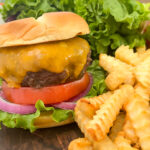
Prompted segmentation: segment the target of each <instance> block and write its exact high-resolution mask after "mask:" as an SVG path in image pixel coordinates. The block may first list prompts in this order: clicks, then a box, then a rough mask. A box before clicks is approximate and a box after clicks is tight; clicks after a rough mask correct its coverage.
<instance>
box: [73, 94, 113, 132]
mask: <svg viewBox="0 0 150 150" xmlns="http://www.w3.org/2000/svg"><path fill="white" fill-rule="evenodd" d="M111 95H112V93H111V92H107V93H104V94H102V95H100V96H98V97H93V98H82V99H80V100H79V101H78V102H77V105H76V107H75V121H76V122H77V124H78V126H79V127H80V129H81V131H82V132H83V133H85V125H86V124H87V123H88V121H89V120H90V119H92V118H93V116H94V114H95V112H96V110H98V109H100V107H101V105H102V104H103V103H104V102H105V101H106V100H107V99H109V97H110V96H111Z"/></svg>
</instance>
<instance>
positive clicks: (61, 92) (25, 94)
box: [2, 73, 90, 105]
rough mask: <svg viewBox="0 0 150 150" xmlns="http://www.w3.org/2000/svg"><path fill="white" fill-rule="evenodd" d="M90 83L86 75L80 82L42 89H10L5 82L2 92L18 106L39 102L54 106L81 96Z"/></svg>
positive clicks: (86, 74)
mask: <svg viewBox="0 0 150 150" xmlns="http://www.w3.org/2000/svg"><path fill="white" fill-rule="evenodd" d="M89 82H90V78H89V75H88V73H85V75H84V76H83V77H82V78H81V79H80V80H77V81H74V82H70V83H66V84H62V85H56V86H50V87H44V88H41V89H35V88H31V87H21V88H10V87H8V86H7V84H6V83H5V82H3V85H2V90H3V92H4V96H5V97H6V99H7V100H9V101H10V102H13V103H16V104H24V105H28V104H35V103H36V102H37V100H42V101H43V102H44V104H54V103H59V102H63V101H67V100H69V99H70V98H72V97H74V96H76V95H78V94H80V93H81V92H82V91H84V90H85V89H86V88H87V86H88V85H89Z"/></svg>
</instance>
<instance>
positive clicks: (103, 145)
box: [93, 136, 118, 150]
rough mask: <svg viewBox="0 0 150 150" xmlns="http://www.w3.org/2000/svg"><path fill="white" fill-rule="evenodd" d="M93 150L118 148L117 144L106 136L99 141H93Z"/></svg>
mask: <svg viewBox="0 0 150 150" xmlns="http://www.w3.org/2000/svg"><path fill="white" fill-rule="evenodd" d="M93 149H94V150H118V148H117V146H116V145H115V144H114V143H113V142H112V141H111V140H110V138H109V137H108V136H106V137H105V138H104V139H102V140H101V141H99V142H96V141H95V142H93Z"/></svg>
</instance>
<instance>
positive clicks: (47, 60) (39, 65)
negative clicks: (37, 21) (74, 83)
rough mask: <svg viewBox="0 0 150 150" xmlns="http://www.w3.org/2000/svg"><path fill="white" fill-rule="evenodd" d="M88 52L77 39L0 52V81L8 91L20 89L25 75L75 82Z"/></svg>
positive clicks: (12, 48) (6, 49) (8, 48)
mask: <svg viewBox="0 0 150 150" xmlns="http://www.w3.org/2000/svg"><path fill="white" fill-rule="evenodd" d="M89 51H90V47H89V44H88V43H87V41H86V40H84V39H81V38H79V37H76V38H73V39H69V40H64V41H57V42H48V43H42V44H35V45H29V46H17V47H7V48H0V77H2V78H3V79H4V80H5V81H6V82H7V83H8V85H9V86H10V87H20V84H21V82H22V80H23V79H24V77H25V76H26V73H27V72H29V71H31V72H38V71H40V70H41V69H45V70H48V71H50V72H55V73H61V72H63V71H66V73H67V75H68V76H73V77H75V78H78V76H79V75H80V73H81V71H82V69H83V67H84V65H85V64H86V61H87V55H88V53H89Z"/></svg>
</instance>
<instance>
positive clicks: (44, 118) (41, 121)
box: [34, 112, 74, 128]
mask: <svg viewBox="0 0 150 150" xmlns="http://www.w3.org/2000/svg"><path fill="white" fill-rule="evenodd" d="M72 122H74V119H73V117H72V116H70V117H69V118H68V119H67V120H65V121H62V122H56V121H54V120H53V119H52V115H51V114H50V113H47V112H45V113H44V112H43V113H41V115H40V117H38V118H36V119H35V120H34V125H35V126H36V127H37V128H51V127H57V126H63V125H66V124H70V123H72Z"/></svg>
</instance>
